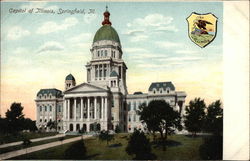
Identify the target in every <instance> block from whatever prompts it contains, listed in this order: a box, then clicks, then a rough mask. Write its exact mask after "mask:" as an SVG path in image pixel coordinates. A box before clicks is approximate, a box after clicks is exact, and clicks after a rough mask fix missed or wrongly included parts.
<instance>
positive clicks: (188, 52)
mask: <svg viewBox="0 0 250 161" xmlns="http://www.w3.org/2000/svg"><path fill="white" fill-rule="evenodd" d="M176 53H178V54H196V53H199V52H198V51H194V50H189V49H186V50H177V51H176Z"/></svg>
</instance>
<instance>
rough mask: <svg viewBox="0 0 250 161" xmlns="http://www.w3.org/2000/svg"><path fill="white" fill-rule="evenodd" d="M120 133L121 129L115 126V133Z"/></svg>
mask: <svg viewBox="0 0 250 161" xmlns="http://www.w3.org/2000/svg"><path fill="white" fill-rule="evenodd" d="M120 132H121V129H120V127H119V125H116V126H115V133H120Z"/></svg>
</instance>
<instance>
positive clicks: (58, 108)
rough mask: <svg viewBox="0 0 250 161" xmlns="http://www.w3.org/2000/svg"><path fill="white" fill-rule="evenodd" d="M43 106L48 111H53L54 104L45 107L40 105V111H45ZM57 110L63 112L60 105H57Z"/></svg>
mask: <svg viewBox="0 0 250 161" xmlns="http://www.w3.org/2000/svg"><path fill="white" fill-rule="evenodd" d="M43 108H44V111H45V112H47V111H50V112H51V111H52V106H50V105H49V106H44V107H42V106H40V107H39V110H40V112H42V111H43ZM57 112H62V107H61V106H60V105H58V106H57Z"/></svg>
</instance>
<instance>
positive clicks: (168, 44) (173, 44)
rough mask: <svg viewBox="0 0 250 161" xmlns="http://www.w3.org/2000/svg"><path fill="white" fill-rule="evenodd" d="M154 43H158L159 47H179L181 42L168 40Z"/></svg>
mask: <svg viewBox="0 0 250 161" xmlns="http://www.w3.org/2000/svg"><path fill="white" fill-rule="evenodd" d="M155 44H156V45H158V46H159V47H161V48H172V47H181V46H182V44H181V43H176V42H170V41H158V42H155Z"/></svg>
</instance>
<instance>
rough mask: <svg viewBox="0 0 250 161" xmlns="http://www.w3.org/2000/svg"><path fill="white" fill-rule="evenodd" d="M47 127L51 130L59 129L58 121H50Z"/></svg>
mask: <svg viewBox="0 0 250 161" xmlns="http://www.w3.org/2000/svg"><path fill="white" fill-rule="evenodd" d="M47 127H49V129H50V130H51V129H55V130H56V129H57V122H56V121H51V120H50V121H49V122H48V123H47Z"/></svg>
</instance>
